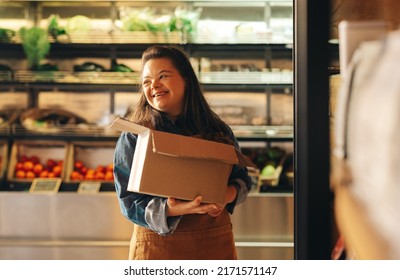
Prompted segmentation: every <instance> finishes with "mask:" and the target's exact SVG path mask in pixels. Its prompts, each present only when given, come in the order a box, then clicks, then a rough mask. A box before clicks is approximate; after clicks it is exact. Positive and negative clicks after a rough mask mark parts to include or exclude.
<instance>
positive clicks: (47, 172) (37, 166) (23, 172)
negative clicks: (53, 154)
mask: <svg viewBox="0 0 400 280" xmlns="http://www.w3.org/2000/svg"><path fill="white" fill-rule="evenodd" d="M63 164H64V161H63V160H56V159H47V160H45V161H44V162H40V159H39V157H38V156H30V157H28V156H26V155H21V156H20V157H19V158H18V161H17V163H16V165H15V171H14V177H15V178H17V179H34V178H59V177H61V173H62V170H63Z"/></svg>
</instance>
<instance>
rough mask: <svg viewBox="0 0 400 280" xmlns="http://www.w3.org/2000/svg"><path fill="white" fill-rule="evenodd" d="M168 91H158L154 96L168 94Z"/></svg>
mask: <svg viewBox="0 0 400 280" xmlns="http://www.w3.org/2000/svg"><path fill="white" fill-rule="evenodd" d="M167 93H168V92H167V91H162V92H156V93H154V94H152V97H153V98H156V97H160V96H163V95H166V94H167Z"/></svg>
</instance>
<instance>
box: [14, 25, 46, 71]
mask: <svg viewBox="0 0 400 280" xmlns="http://www.w3.org/2000/svg"><path fill="white" fill-rule="evenodd" d="M19 34H20V36H21V39H22V47H23V49H24V52H25V55H26V58H27V60H28V67H29V69H30V70H34V71H38V70H42V68H41V65H40V63H41V61H42V60H43V59H44V58H45V56H46V55H47V54H48V53H49V52H50V41H49V38H48V33H47V30H45V29H43V28H40V27H36V26H34V27H31V28H25V27H22V28H21V29H20V30H19Z"/></svg>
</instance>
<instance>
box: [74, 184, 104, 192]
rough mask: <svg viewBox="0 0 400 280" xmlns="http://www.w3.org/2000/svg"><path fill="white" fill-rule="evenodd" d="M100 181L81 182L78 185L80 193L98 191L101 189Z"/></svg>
mask: <svg viewBox="0 0 400 280" xmlns="http://www.w3.org/2000/svg"><path fill="white" fill-rule="evenodd" d="M100 187H101V183H100V182H88V181H85V182H81V183H80V184H79V187H78V193H98V192H99V191H100Z"/></svg>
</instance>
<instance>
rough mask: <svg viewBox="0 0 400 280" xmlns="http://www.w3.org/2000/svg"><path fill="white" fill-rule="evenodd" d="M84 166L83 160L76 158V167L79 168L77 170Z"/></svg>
mask: <svg viewBox="0 0 400 280" xmlns="http://www.w3.org/2000/svg"><path fill="white" fill-rule="evenodd" d="M83 166H84V164H83V162H82V161H80V160H76V161H75V162H74V169H75V170H77V171H79V170H81V168H82V167H83Z"/></svg>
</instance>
